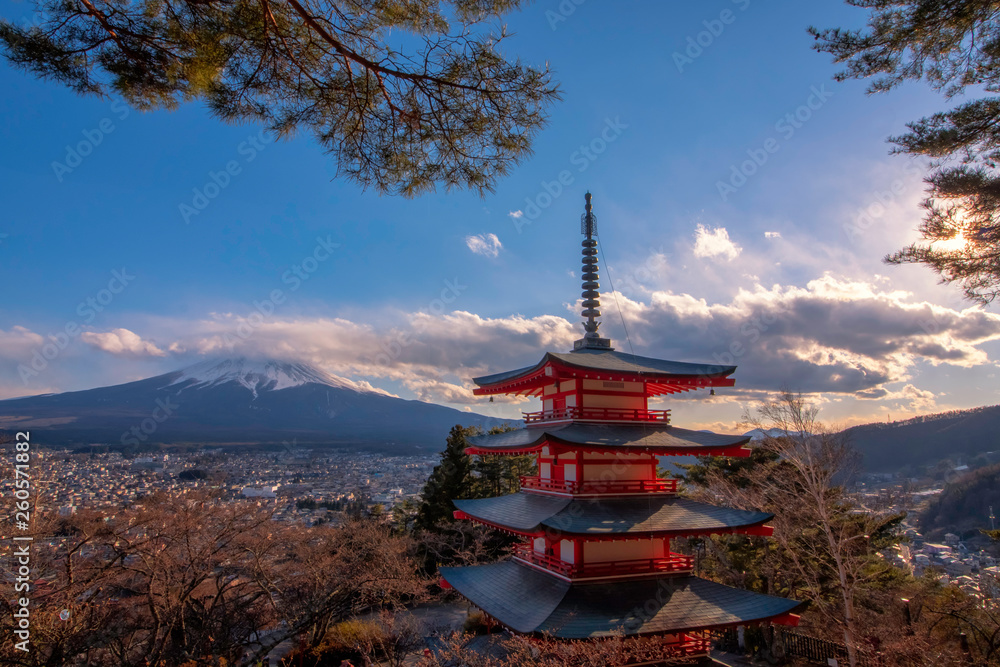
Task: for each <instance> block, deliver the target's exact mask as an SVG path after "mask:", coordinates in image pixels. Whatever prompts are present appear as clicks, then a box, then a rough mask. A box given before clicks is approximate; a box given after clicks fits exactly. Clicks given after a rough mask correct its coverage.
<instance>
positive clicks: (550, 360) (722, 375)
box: [472, 352, 736, 396]
mask: <svg viewBox="0 0 1000 667" xmlns="http://www.w3.org/2000/svg"><path fill="white" fill-rule="evenodd" d="M572 354H573V353H567V354H564V355H559V356H555V355H553V354H552V353H551V352H547V353H546V354H545V356H544V357H542V360H541V361H539V362H538V363H537V364H535V365H534V366H526V367H525V368H519V369H517V370H513V371H506V372H503V373H494V374H493V375H484V376H481V377H477V378H472V381H473V382H474V383H476V384H477V385H478V387H476V389H474V390H473V392H472V393H473V394H475V395H476V396H489V395H496V394H514V395H519V394H523V395H537V394H538V393H539V392H540V390H541V388H542V387H543V386H544V385H546V384H551V383H552V382H553V381H554V380H556V379H569V378H580V377H587V378H591V379H595V380H609V381H617V382H643V383H645V384H646V390H647V395H649V396H661V395H665V394H676V393H680V392H685V391H691V390H694V389H700V388H707V387H732V386H733V385H734V384H735V383H736V381H735V380H734V379H733V378H730V377H727V376H729V375H732V374H733V373H734V372H736V366H712V365H709V364H689V363H686V362H671V361H666V360H656V359H654V360H649V361H653V362H659V363H669V364H675V365H677V366H681V367H684V368H685V369H686V367H688V366H689V367H691V369H692V372H686V373H677V372H668V371H658V370H656V369H651V368H643V369H640V370H634V369H629V368H601V367H595V366H592V365H586V364H584V363H574V357H573V356H572ZM606 354H617V353H611V352H609V353H606ZM588 356H589V355H580V359H579V361H580V362H582V361H583V360H584V359H586V358H587V357H588ZM628 356H631V355H628ZM634 358H636V359H643V360H646V358H645V357H634ZM546 367H551V368H552V372H551V374H549V373H546ZM699 369H700V372H695V371H698V370H699Z"/></svg>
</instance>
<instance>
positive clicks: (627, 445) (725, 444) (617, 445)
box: [465, 423, 751, 457]
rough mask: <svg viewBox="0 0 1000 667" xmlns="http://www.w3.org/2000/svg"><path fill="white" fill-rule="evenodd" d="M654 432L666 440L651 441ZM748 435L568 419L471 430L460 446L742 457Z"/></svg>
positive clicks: (487, 451)
mask: <svg viewBox="0 0 1000 667" xmlns="http://www.w3.org/2000/svg"><path fill="white" fill-rule="evenodd" d="M657 436H662V437H661V438H660V439H664V440H667V441H668V442H666V443H656V442H654V441H655V440H656V439H657ZM750 440H751V436H748V435H747V436H744V435H724V434H718V433H706V432H704V431H690V430H688V429H682V428H679V427H676V426H652V425H616V424H577V423H572V424H564V425H560V426H556V427H552V428H546V427H544V426H539V427H531V428H525V429H517V430H515V431H507V432H504V433H492V434H487V435H480V436H474V437H472V438H469V446H468V447H467V448H466V450H465V451H466V453H467V454H472V455H491V454H493V455H520V454H530V453H532V452H537V451H539V450H541V448H542V447H544V446H546V445H551V446H552V447H554V448H555V449H556V450H557V451H559V452H563V451H584V452H595V453H616V452H621V453H648V454H657V455H663V456H669V455H691V456H732V457H745V456H750V451H751V450H750V448H748V447H747V446H746V445H747V443H749V442H750ZM490 443H493V444H490Z"/></svg>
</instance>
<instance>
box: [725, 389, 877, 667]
mask: <svg viewBox="0 0 1000 667" xmlns="http://www.w3.org/2000/svg"><path fill="white" fill-rule="evenodd" d="M816 415H817V409H816V408H815V407H813V406H810V405H808V404H807V403H806V402H805V400H804V399H803V398H802V396H800V395H796V394H792V393H791V392H787V391H786V392H783V393H782V394H781V395H780V397H779V398H778V399H777V400H774V401H771V402H766V403H764V404H762V405H761V406H760V407H759V408H758V409H757V410H756V411H755V412H753V413H748V414H747V415H746V416H745V420H746V422H747V424H748V425H749V426H750V427H752V428H754V429H757V430H759V431H760V432H761V433H762V434H764V437H763V439H762V440H761V441H760V442H759V444H758V447H760V448H762V449H764V450H765V451H766V452H768V453H770V454H771V456H770V457H768V458H770V463H768V464H764V465H758V466H754V467H751V468H749V469H748V470H746V471H744V472H743V473H742V475H743V477H742V478H741V480H740V483H738V484H737V483H734V480H732V479H730V478H729V477H728V476H727V475H725V474H723V473H722V471H720V470H713V471H711V472H710V474H709V480H708V487H709V489H710V492H711V493H712V494H715V495H716V496H717V497H720V496H721V497H722V498H724V499H725V500H726V502H727V503H728V504H732V505H735V506H737V507H742V508H745V509H762V510H765V511H769V512H773V513H774V515H775V517H774V519H773V521H772V525H773V526H774V541H775V543H776V544H777V546H778V549H779V551H780V553H779V554H778V558H779V559H780V560H781V561H782V565H783V566H785V567H790V568H791V570H792V572H791V573H789V574H790V575H791V577H790V578H791V579H793V580H794V583H793V587H798V588H799V590H793V591H792V594H793V595H796V596H800V595H805V596H806V597H807V598H808V599H809V600H810V601H811V602H812V603H813V605H814V606H815V607H816V608H817V609H818V610H819V611H820V612H821V613H823V614H824V615H825V616H826V617H827V618H828V619H829V620H831V621H833V622H834V623H835V624H837V625H838V626H840V627H841V630H842V636H843V640H844V643H845V644H846V646H847V651H848V658H849V661H850V664H851V665H852V667H853V666H855V665H857V664H858V646H859V639H860V636H859V632H858V624H857V613H856V611H855V600H856V597H857V594H858V590H859V588H860V587H861V586H862V585H863V584H865V583H866V582H867V581H869V580H870V578H871V577H872V576H877V573H873V572H872V570H871V563H872V556H873V544H872V540H871V536H872V535H873V534H874V533H876V532H877V531H880V530H882V529H883V528H884V527H885V524H886V517H885V516H883V515H877V514H868V513H865V512H856V511H853V510H854V509H855V508H854V507H853V506H852V505H851V503H850V502H849V501H848V499H847V498H846V497H845V495H844V493H843V489H842V486H841V485H842V483H843V482H844V481H845V480H846V479H847V478H848V477H849V476H850V474H851V473H852V472H854V470H855V468H856V465H857V463H858V457H857V454H856V453H855V452H854V450H853V449H852V448H851V447H850V446H849V444H848V443H847V442H846V441H845V440H844V438H843V437H842V436H840V435H839V434H835V433H831V432H830V431H828V430H827V429H826V428H825V427H824V426H823V425H822V424H820V423H819V422H818V421H817V419H816ZM775 569H776V570H780V569H781V568H780V567H779V568H775ZM786 576H788V575H786Z"/></svg>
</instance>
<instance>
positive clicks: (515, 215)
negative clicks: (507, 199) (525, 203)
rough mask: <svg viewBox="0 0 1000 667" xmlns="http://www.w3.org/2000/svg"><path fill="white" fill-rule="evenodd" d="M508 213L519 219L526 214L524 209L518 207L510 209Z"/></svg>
mask: <svg viewBox="0 0 1000 667" xmlns="http://www.w3.org/2000/svg"><path fill="white" fill-rule="evenodd" d="M507 215H509V216H510V217H511V218H513V219H514V220H517V219H518V218H520V217H522V216H523V215H524V211H522V210H521V209H518V210H516V211H510V212H509V213H507Z"/></svg>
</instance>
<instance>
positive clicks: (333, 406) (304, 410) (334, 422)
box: [0, 358, 516, 453]
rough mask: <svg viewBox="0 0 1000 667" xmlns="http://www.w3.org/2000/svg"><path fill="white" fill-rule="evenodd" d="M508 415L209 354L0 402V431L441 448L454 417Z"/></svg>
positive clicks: (48, 437) (86, 437)
mask: <svg viewBox="0 0 1000 667" xmlns="http://www.w3.org/2000/svg"><path fill="white" fill-rule="evenodd" d="M502 423H516V422H512V421H511V420H505V419H499V418H496V417H487V416H484V415H479V414H474V413H470V412H462V411H460V410H455V409H453V408H448V407H444V406H441V405H434V404H433V403H424V402H422V401H411V400H404V399H401V398H396V397H395V396H391V395H389V394H387V393H386V392H384V391H381V390H379V389H375V388H373V387H371V386H370V385H368V384H367V383H363V382H352V381H350V380H346V379H344V378H340V377H336V376H333V375H330V374H328V373H325V372H323V371H321V370H319V369H317V368H313V367H311V366H308V365H305V364H301V363H294V362H284V361H275V360H252V359H247V358H234V359H223V360H216V361H207V362H202V363H199V364H195V365H193V366H189V367H187V368H183V369H181V370H178V371H174V372H172V373H166V374H165V375H158V376H156V377H151V378H147V379H145V380H139V381H136V382H129V383H126V384H120V385H114V386H110V387H100V388H97V389H88V390H85V391H73V392H66V393H62V394H46V395H42V396H29V397H25V398H15V399H7V400H0V430H14V429H16V430H21V431H23V430H27V429H32V430H35V431H38V433H37V434H32V435H33V438H32V441H34V440H35V439H36V438H37V439H38V441H39V442H40V443H45V444H51V445H70V446H73V445H91V444H95V443H99V444H107V445H113V446H117V447H121V446H126V447H140V448H141V447H143V446H144V445H159V444H183V443H215V444H267V443H291V442H297V443H300V444H305V443H310V444H315V445H329V446H332V447H348V446H350V447H362V448H365V449H378V450H382V451H395V452H399V453H402V452H412V451H413V450H415V449H424V448H430V451H437V450H438V449H439V448H441V447H442V446H443V445H444V440H445V438H446V437H447V435H448V431H449V429H450V428H451V427H452V426H454V425H455V424H462V425H463V426H472V425H477V426H482V427H484V428H489V427H490V426H494V425H497V424H502Z"/></svg>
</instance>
